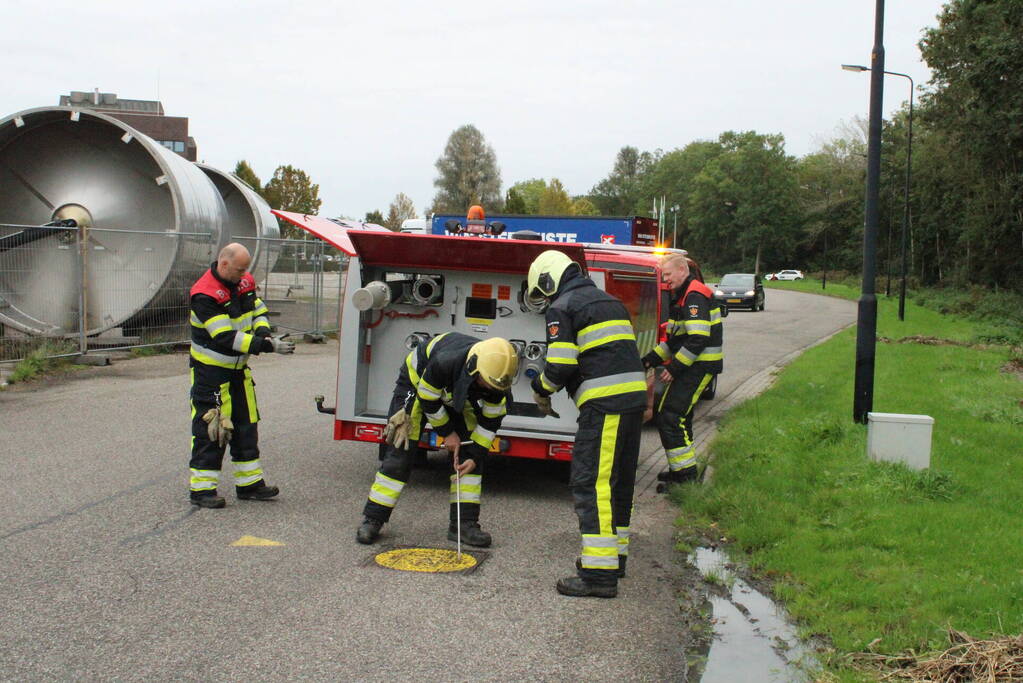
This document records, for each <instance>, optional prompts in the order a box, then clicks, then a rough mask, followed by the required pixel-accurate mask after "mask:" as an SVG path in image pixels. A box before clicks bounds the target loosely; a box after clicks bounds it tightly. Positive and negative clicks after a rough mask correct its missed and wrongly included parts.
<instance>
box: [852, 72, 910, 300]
mask: <svg viewBox="0 0 1023 683" xmlns="http://www.w3.org/2000/svg"><path fill="white" fill-rule="evenodd" d="M842 68H843V69H845V70H846V71H870V70H871V69H870V67H869V66H862V65H859V64H843V65H842ZM883 73H885V74H887V75H889V76H901V77H902V78H905V79H908V80H909V119H908V121H907V124H906V183H905V187H904V188H903V192H904V195H905V196H904V200H903V206H902V272H901V273H900V275H901V278H902V282H901V283H900V284H899V320H905V319H906V242H907V239H908V234H909V219H910V216H909V185H910V180H911V178H912V173H913V93H914V91H915V90H916V84H915V83H914V82H913V77H912V76H910V75H909V74H900V73H899V72H897V71H884V72H883Z"/></svg>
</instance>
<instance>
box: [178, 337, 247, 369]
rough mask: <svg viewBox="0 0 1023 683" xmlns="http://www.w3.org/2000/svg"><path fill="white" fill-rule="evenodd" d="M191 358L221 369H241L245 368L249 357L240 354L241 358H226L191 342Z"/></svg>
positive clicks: (225, 355)
mask: <svg viewBox="0 0 1023 683" xmlns="http://www.w3.org/2000/svg"><path fill="white" fill-rule="evenodd" d="M191 354H192V357H193V358H195V359H196V360H198V361H200V362H203V363H207V364H208V365H216V366H218V367H222V368H231V369H235V370H238V369H241V368H244V367H245V364H246V363H248V362H249V355H248V354H247V353H246V354H242V355H241V356H228V355H227V354H224V353H219V352H217V351H214V350H213V349H207V348H206V347H205V346H200V345H199V344H196V343H195V342H192V346H191Z"/></svg>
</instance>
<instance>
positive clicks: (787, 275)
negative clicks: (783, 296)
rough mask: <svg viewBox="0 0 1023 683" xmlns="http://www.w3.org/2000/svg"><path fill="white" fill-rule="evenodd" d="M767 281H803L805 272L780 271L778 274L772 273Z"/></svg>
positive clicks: (766, 278)
mask: <svg viewBox="0 0 1023 683" xmlns="http://www.w3.org/2000/svg"><path fill="white" fill-rule="evenodd" d="M764 279H765V280H802V279H803V271H801V270H779V271H778V272H777V273H771V274H770V275H768V276H767V277H765V278H764Z"/></svg>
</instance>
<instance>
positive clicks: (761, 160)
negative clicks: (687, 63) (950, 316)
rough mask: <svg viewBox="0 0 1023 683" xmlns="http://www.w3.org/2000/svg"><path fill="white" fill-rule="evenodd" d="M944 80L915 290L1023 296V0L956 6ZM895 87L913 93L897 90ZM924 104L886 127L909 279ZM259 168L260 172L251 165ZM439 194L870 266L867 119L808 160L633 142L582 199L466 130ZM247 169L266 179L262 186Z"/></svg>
mask: <svg viewBox="0 0 1023 683" xmlns="http://www.w3.org/2000/svg"><path fill="white" fill-rule="evenodd" d="M919 47H920V50H921V54H922V55H923V58H924V60H925V61H926V62H927V64H928V66H929V67H930V69H931V71H932V74H933V77H932V79H931V80H930V82H929V83H928V84H926V85H925V86H922V87H920V88H919V90H920V102H919V105H918V106H917V107H916V108H915V109H914V111H913V137H912V154H911V156H912V184H911V189H910V194H909V221H908V233H907V238H908V239H907V244H908V250H907V261H908V273H909V279H910V283H911V286H915V285H949V286H966V285H971V284H982V285H988V286H993V287H996V288H997V287H1004V288H1008V289H1015V290H1023V285H1021V284H1020V278H1019V277H1018V275H1017V271H1018V270H1019V263H1020V262H1021V261H1023V3H1021V2H1019V0H951V1H950V2H948V3H947V4H946V5H944V6H943V8H942V12H941V14H940V15H939V16H938V24H937V26H935V27H933V28H929V29H927V30H926V31H925V32H924V37H923V39H922V40H921V41H920V43H919ZM886 92H888V93H889V94H891V93H892V92H898V90H897V89H896V87H895V84H894V83H886ZM908 127H909V108H908V101H907V103H904V104H903V107H902V109H901V110H900V111H898V112H897V113H896V114H895V115H894V116H892V118H891V119H890V120H887V121H885V122H884V128H883V134H882V169H881V183H880V187H881V197H880V217H881V218H880V224H879V226H878V228H879V229H878V272H879V274H880V277H881V278H883V279H886V280H887V282H882V283H881V285H882V286H881V287H880V288H879V289H883V288H884V287H886V286H887V285H888V284H889V283H890V282H891V280H892V279H893V278H894V279H897V278H898V273H899V267H900V256H901V253H900V252H901V249H900V245H901V239H900V238H901V231H902V224H903V216H904V208H905V201H904V199H905V196H904V191H905V185H906V168H907V163H906V162H907V153H908V151H909V149H908V141H909V135H908V132H909V131H908ZM243 166H244V168H243ZM435 167H436V170H437V175H436V178H435V180H434V186H435V187H436V188H437V192H436V194H435V196H434V198H433V201H432V204H431V206H430V207H429V208H428V209H427V210H426V211H425V212H424V213H426V214H427V215H429V214H430V213H461V212H464V211H465V210H466V209H467V208H468V207H469V206H471V205H472V204H482V205H483V206H484V207H485V208H486V210H487V211H488V212H489V213H498V212H501V213H507V214H564V215H647V216H650V215H653V214H654V211H655V208H654V207H655V206H661V207H665V206H667V207H671V208H672V211H670V212H669V213H668V214H662V215H664V216H665V217H666V220H665V221H664V223H665V224H664V226H663V228H664V229H665V233H666V237H667V240H666V241H667V242H668V243H672V244H675V245H677V246H679V247H682V248H685V249H687V250H689V251H690V253H692V254H693V255H694V257H696V258H697V259H698V260H700V262H701V263H702V264H705V265H706V266H707V267H709V268H710V269H712V270H715V271H717V272H725V271H731V270H739V271H755V272H763V271H769V270H776V269H781V268H800V269H802V270H804V271H846V272H848V273H858V272H860V270H861V265H862V252H863V220H864V200H865V196H864V193H865V174H866V126H865V122H864V121H863V120H862V119H855V120H853V121H851V122H848V123H845V124H842V125H841V126H840V127H839V129H838V131H837V133H836V134H835V136H834V137H833V138H832V139H830V140H827V141H825V142H823V143H822V144H820V145H819V148H818V149H816V150H814V151H813V152H812V153H810V154H807V155H805V156H803V157H799V158H797V157H795V156H792V155H790V154H788V153H787V152H786V151H785V139H784V137H783V136H782V135H780V134H776V133H763V132H758V131H755V130H747V131H725V132H723V133H721V134H720V135H719V136H718V137H717V139H715V140H696V141H693V142H690V143H688V144H686V145H684V146H682V147H679V148H675V149H672V150H670V151H664V150H661V149H657V150H653V151H641V150H639V149H637V148H636V147H633V146H628V145H626V146H624V147H622V148H621V149H620V150H619V151H618V153H617V155H616V157H615V159H614V161H613V164H612V167H611V170H610V171H609V172H608V174H607V175H606V177H604V178H603V179H602V180H600V181H599V182H597V183H596V184H595V185H594V186H593V187H592V188H590V190H589V191H588V192H584V193H581V194H577V195H573V194H571V193H569V191H568V190H567V189H566V188H565V187H564V185H563V184H562V182H561V181H560V180H559V179H558V178H551V179H550V180H546V179H543V178H530V179H528V180H521V181H518V182H515V183H513V184H512V185H510V186H509V187H508V189H507V191H506V192H504V193H502V192H501V173H500V169H499V167H498V164H497V155H496V154H495V152H494V150H493V148H492V147H491V146H490V145H488V144H487V142H486V140H485V138H484V136H483V134H482V133H481V132H480V131H479V130H478V129H477V128H476V127H475V126H473V125H468V124H467V125H464V126H462V127H460V128H458V129H457V130H455V131H454V132H452V133H451V135H450V136H449V138H448V140H447V144H446V145H445V147H444V150H443V152H442V154H441V156H440V157H439V158H438V159H437V162H436V164H435ZM243 172H248V173H250V174H251V176H252V178H251V179H249V178H246V177H245V176H244V175H243ZM236 173H237V174H238V175H239V176H240V177H242V178H243V179H245V180H246V181H247V182H249V184H250V185H252V186H253V187H254V188H261V194H263V196H264V197H266V198H267V201H268V202H270V204H271V206H274V207H275V208H285V209H290V210H294V211H302V212H305V213H316V211H318V209H319V204H320V201H319V199H318V189H319V188H318V186H316V185H313V184H312V183H311V182H310V181H309V179H308V176H306V175H305V174H304V173H303V172H301V171H299V170H297V169H293V168H292V167H290V166H282V167H279V168H278V169H277V171H276V172H275V173H274V177H273V179H271V181H270V182H268V183H267V184H266V185H265V186H260V184H259V180H258V178H255V177H254V176H255V174H252V173H251V169H249V168H248V165H247V164H245V162H240V163H239V168H238V169H236ZM415 216H416V209H415V207H414V206H413V204H412V201H411V199H409V198H408V197H407V196H406V195H405V194H403V193H399V194H398V195H397V196H396V197H395V200H394V201H393V202H392V203H391V205H390V207H389V209H388V212H387V215H386V216H385V215H384V214H383V213H382V212H380V211H373V212H370V213H368V214H366V217H365V218H366V220H367V221H370V222H375V223H379V224H382V225H385V226H387V227H389V228H391V229H392V230H397V229H398V228H399V227H400V225H401V222H402V221H403V220H405V219H406V218H413V217H415Z"/></svg>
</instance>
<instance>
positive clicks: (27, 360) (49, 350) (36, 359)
mask: <svg viewBox="0 0 1023 683" xmlns="http://www.w3.org/2000/svg"><path fill="white" fill-rule="evenodd" d="M77 348H78V347H76V346H75V345H74V344H72V343H70V342H64V341H53V340H46V341H44V342H43V343H41V344H40V345H39V346H37V347H36V348H34V349H33V350H32V351H30V352H29V353H28V354H27V355H26V356H25V357H24V358H23V359H21V360H20V361H18V364H17V365H15V366H14V370H13V371H11V375H10V377H8V378H7V381H8V382H9V383H11V384H16V383H18V382H28V381H30V380H33V379H36V378H38V377H41V376H43V375H45V374H46V373H49V372H52V371H54V370H57V369H62V368H67V367H70V366H71V365H72V363H71V359H70V358H68V357H59V358H54V356H61V355H62V354H71V353H74V352H75V351H76V349H77Z"/></svg>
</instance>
